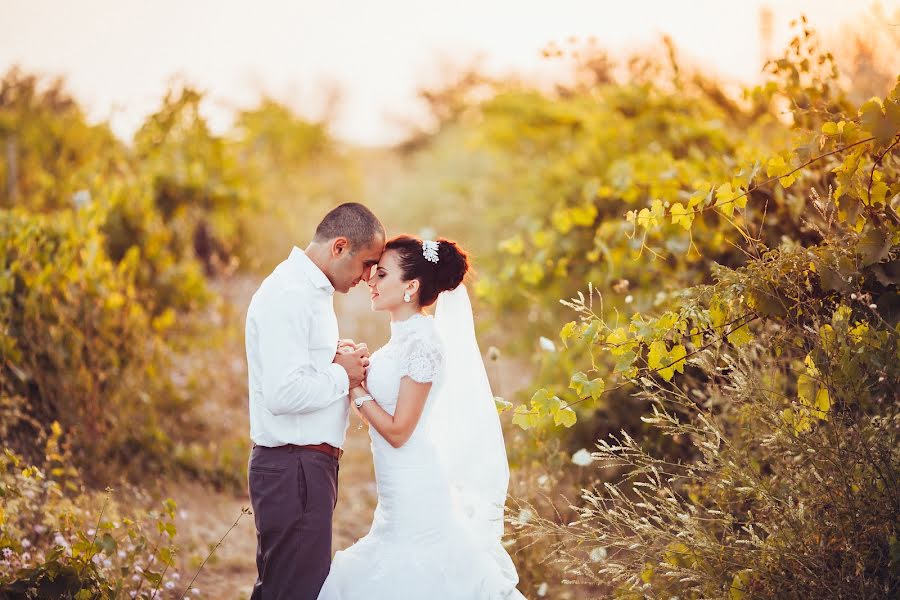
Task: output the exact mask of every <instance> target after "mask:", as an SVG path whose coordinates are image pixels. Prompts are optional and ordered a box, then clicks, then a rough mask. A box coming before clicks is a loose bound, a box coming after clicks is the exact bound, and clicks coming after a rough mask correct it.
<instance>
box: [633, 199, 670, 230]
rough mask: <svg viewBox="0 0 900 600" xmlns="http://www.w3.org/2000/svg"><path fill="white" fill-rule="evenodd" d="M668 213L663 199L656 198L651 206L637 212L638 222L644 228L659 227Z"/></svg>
mask: <svg viewBox="0 0 900 600" xmlns="http://www.w3.org/2000/svg"><path fill="white" fill-rule="evenodd" d="M665 214H666V209H665V207H664V206H663V203H662V200H660V199H658V198H657V199H656V200H654V201H653V203H652V204H651V205H650V208H642V209H641V210H640V212H638V214H637V224H638V225H639V226H640V227H643V228H644V229H653V228H656V227H659V223H660V221H661V220H662V219H663V217H664V216H665Z"/></svg>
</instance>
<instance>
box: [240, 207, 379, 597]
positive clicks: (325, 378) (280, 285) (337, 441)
mask: <svg viewBox="0 0 900 600" xmlns="http://www.w3.org/2000/svg"><path fill="white" fill-rule="evenodd" d="M384 242H385V232H384V227H383V226H382V224H381V222H380V221H379V220H378V219H377V218H376V217H375V215H374V214H372V212H371V211H370V210H369V209H367V208H366V207H365V206H363V205H361V204H357V203H347V204H342V205H340V206H338V207H337V208H335V209H334V210H332V211H331V212H329V213H328V214H327V215H325V218H324V219H322V222H321V223H319V226H318V228H317V229H316V234H315V237H313V241H312V242H311V243H310V244H309V246H307V248H306V250H300V249H299V248H294V249H293V250H292V251H291V254H290V256H289V257H288V258H287V260H285V261H284V262H282V263H281V264H280V265H278V266H277V267H276V268H275V270H274V271H273V272H272V273H271V274H270V275H269V276H268V277H267V278H266V279H265V280H264V281H263V282H262V284H261V285H260V287H259V289H258V290H257V291H256V293H255V294H254V295H253V299H252V300H251V301H250V307H249V308H248V309H247V326H246V346H247V366H248V373H249V391H250V437H251V438H252V440H253V450H252V451H251V453H250V469H249V471H250V473H249V480H250V503H251V504H252V506H253V515H254V521H255V523H256V540H257V548H256V568H257V571H258V577H257V579H256V584H255V585H254V586H253V594H252V596H251V600H276V599H278V600H282V599H290V600H315V598H316V596H317V595H318V594H319V589H320V588H321V587H322V583H323V582H324V581H325V577H326V576H327V575H328V570H329V567H330V564H331V518H332V514H333V512H334V506H335V503H336V502H337V475H338V459H339V458H340V456H341V453H342V450H341V449H340V448H341V446H342V445H343V443H344V435H345V433H346V430H347V423H348V412H349V402H348V399H347V392H348V390H349V389H350V388H352V387H354V386H356V385H358V384H359V383H360V382H361V381H362V380H363V379H364V378H365V372H366V367H367V366H368V362H369V352H368V350H367V349H366V347H365V345H364V344H360V345H354V344H353V343H352V342H351V341H349V340H348V341H340V342H339V340H338V324H337V318H336V316H335V314H334V306H333V303H332V301H333V295H334V292H336V291H337V292H341V293H346V292H348V291H350V288H352V287H353V286H355V285H356V284H358V283H359V282H360V281H362V280H366V281H368V279H369V273H370V270H371V268H372V265H374V264H376V263H377V262H378V259H379V257H380V256H381V253H382V251H383V250H384Z"/></svg>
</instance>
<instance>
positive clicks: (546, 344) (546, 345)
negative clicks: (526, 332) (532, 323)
mask: <svg viewBox="0 0 900 600" xmlns="http://www.w3.org/2000/svg"><path fill="white" fill-rule="evenodd" d="M538 342H539V343H540V345H541V350H544V351H546V352H556V344H554V343H553V340H550V339H547V338H545V337H544V336H541V339H540V340H538Z"/></svg>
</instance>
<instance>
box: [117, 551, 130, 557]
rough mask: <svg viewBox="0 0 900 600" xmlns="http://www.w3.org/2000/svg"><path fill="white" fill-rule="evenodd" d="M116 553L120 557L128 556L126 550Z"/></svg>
mask: <svg viewBox="0 0 900 600" xmlns="http://www.w3.org/2000/svg"><path fill="white" fill-rule="evenodd" d="M116 554H118V555H119V558H125V557H126V556H128V555H127V554H126V553H125V551H124V550H119V551H118V552H116Z"/></svg>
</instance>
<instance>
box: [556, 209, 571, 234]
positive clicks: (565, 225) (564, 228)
mask: <svg viewBox="0 0 900 600" xmlns="http://www.w3.org/2000/svg"><path fill="white" fill-rule="evenodd" d="M550 220H551V221H552V222H553V228H554V229H556V231H558V232H560V233H561V234H563V235H566V234H567V233H569V232H570V231H571V230H572V227H573V226H574V223H573V222H572V215H571V213H570V212H569V211H568V210H557V211H555V212H554V213H553V215H552V216H551V217H550Z"/></svg>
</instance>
